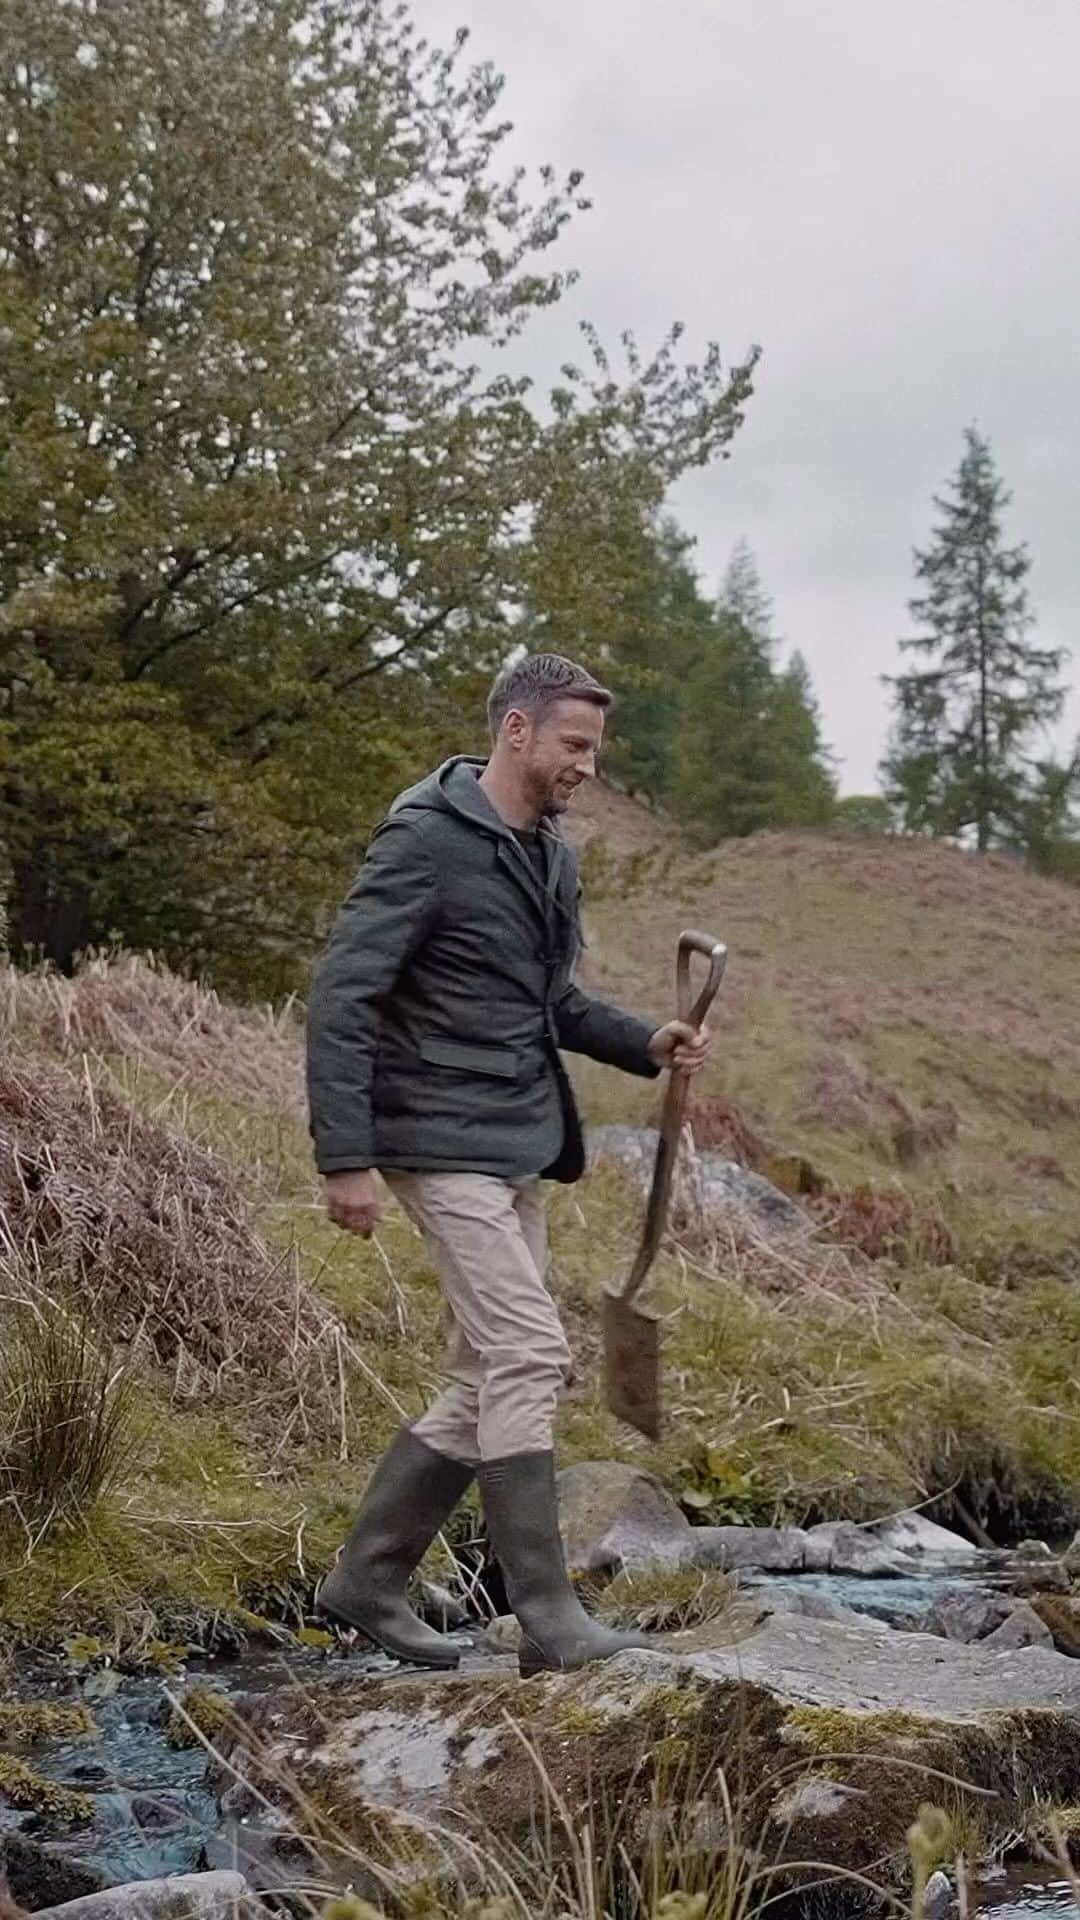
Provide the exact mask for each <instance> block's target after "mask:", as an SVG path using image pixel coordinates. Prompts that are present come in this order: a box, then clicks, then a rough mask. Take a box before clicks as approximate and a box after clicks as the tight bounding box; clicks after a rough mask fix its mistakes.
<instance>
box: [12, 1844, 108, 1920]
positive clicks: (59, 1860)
mask: <svg viewBox="0 0 1080 1920" xmlns="http://www.w3.org/2000/svg"><path fill="white" fill-rule="evenodd" d="M3 1880H6V1881H7V1884H8V1887H9V1888H10V1891H11V1896H12V1898H13V1899H14V1900H15V1901H16V1902H17V1904H18V1905H19V1906H20V1907H26V1908H27V1910H28V1911H30V1912H34V1911H36V1910H37V1909H39V1908H42V1907H55V1906H60V1905H61V1904H64V1903H67V1902H68V1901H71V1900H78V1899H80V1898H81V1897H82V1896H83V1895H84V1894H88V1893H100V1891H101V1889H102V1888H103V1887H105V1886H107V1885H108V1878H107V1876H106V1875H105V1874H104V1873H102V1872H101V1871H100V1870H99V1869H98V1868H97V1867H92V1866H90V1865H89V1864H88V1863H87V1862H86V1861H83V1860H79V1859H77V1858H76V1857H74V1856H73V1855H72V1854H70V1853H69V1852H68V1851H67V1849H66V1848H65V1847H62V1846H54V1845H50V1843H49V1842H48V1841H45V1840H35V1839H33V1838H32V1836H31V1835H29V1834H25V1833H19V1832H17V1831H16V1832H14V1833H5V1834H3V1835H0V1881H3Z"/></svg>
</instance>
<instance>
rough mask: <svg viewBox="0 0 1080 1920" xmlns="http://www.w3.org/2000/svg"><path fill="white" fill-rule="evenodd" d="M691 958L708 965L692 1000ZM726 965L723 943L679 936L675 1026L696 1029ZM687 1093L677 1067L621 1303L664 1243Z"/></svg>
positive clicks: (666, 1096)
mask: <svg viewBox="0 0 1080 1920" xmlns="http://www.w3.org/2000/svg"><path fill="white" fill-rule="evenodd" d="M695 954H700V955H702V956H703V957H704V958H705V959H706V960H707V961H708V963H709V972H708V976H707V978H706V980H705V983H704V985H703V986H702V988H701V990H700V992H699V993H698V996H697V998H696V999H694V997H693V992H694V989H693V980H692V976H691V961H692V959H693V956H694V955H695ZM726 965H727V948H726V947H725V946H724V944H723V942H722V941H720V940H714V939H713V937H712V935H711V934H708V933H696V932H694V930H693V929H692V928H691V929H690V930H689V931H687V932H686V933H680V935H679V950H678V956H677V958H676V962H675V998H676V1004H677V1006H678V1017H679V1019H680V1020H685V1021H686V1022H687V1023H688V1025H690V1026H692V1027H700V1025H701V1023H702V1021H703V1020H704V1018H705V1015H706V1014H707V1013H708V1011H709V1008H710V1007H711V1006H712V1003H713V1001H714V1000H715V999H716V996H717V994H718V992H719V991H720V982H721V980H722V979H723V977H724V968H725V966H726ZM689 1088H690V1077H689V1075H688V1074H686V1073H682V1072H681V1071H680V1070H679V1068H678V1067H672V1069H671V1072H670V1073H669V1075H668V1083H667V1088H666V1090H665V1093H664V1105H663V1111H662V1112H661V1115H660V1140H659V1143H658V1145H657V1149H656V1161H655V1164H654V1166H653V1177H652V1186H651V1187H650V1188H649V1201H648V1205H647V1207H646V1209H645V1225H644V1227H643V1228H642V1232H641V1244H640V1246H639V1247H638V1250H637V1256H636V1258H635V1260H634V1264H633V1266H632V1267H631V1269H630V1275H629V1278H628V1279H627V1282H626V1285H625V1287H624V1288H623V1290H622V1298H623V1299H624V1300H632V1299H633V1298H634V1295H635V1294H636V1293H637V1291H638V1289H639V1288H640V1287H641V1286H642V1284H643V1283H644V1281H645V1278H646V1276H647V1274H648V1272H649V1268H650V1267H651V1266H652V1263H653V1261H654V1260H655V1259H656V1254H657V1249H658V1247H659V1245H660V1242H661V1240H662V1239H663V1235H664V1228H665V1226H666V1224H667V1213H668V1202H669V1200H670V1198H671V1181H672V1177H673V1175H674V1172H675V1161H676V1158H677V1156H678V1151H679V1139H680V1136H681V1134H682V1129H683V1120H684V1118H685V1115H686V1096H687V1093H688V1092H689Z"/></svg>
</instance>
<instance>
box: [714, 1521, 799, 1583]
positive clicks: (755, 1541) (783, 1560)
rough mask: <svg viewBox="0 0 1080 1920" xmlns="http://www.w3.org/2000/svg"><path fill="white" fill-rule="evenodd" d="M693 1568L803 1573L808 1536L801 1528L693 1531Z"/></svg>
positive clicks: (718, 1528) (725, 1528) (742, 1528)
mask: <svg viewBox="0 0 1080 1920" xmlns="http://www.w3.org/2000/svg"><path fill="white" fill-rule="evenodd" d="M691 1533H692V1536H693V1556H694V1558H693V1564H694V1565H695V1566H696V1567H720V1568H721V1569H722V1570H723V1571H724V1572H731V1573H733V1572H736V1571H739V1572H746V1573H802V1572H803V1571H804V1569H805V1567H806V1543H807V1535H806V1534H805V1533H804V1532H803V1530H802V1528H801V1527H693V1528H692V1529H691Z"/></svg>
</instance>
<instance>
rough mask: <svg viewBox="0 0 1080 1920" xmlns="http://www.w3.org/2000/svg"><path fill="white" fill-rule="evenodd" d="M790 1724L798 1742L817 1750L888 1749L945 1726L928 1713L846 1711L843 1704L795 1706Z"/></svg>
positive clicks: (938, 1733)
mask: <svg viewBox="0 0 1080 1920" xmlns="http://www.w3.org/2000/svg"><path fill="white" fill-rule="evenodd" d="M787 1727H788V1728H789V1729H790V1730H791V1733H792V1734H794V1736H795V1739H796V1742H797V1744H798V1745H800V1746H803V1747H808V1748H810V1749H811V1750H812V1751H813V1752H815V1753H837V1754H845V1753H884V1752H889V1751H895V1750H896V1748H897V1747H898V1746H900V1747H902V1746H904V1745H912V1744H916V1743H918V1742H921V1741H925V1740H926V1739H928V1738H930V1737H934V1736H937V1737H939V1738H940V1737H941V1735H942V1733H943V1731H944V1728H943V1727H942V1725H941V1723H940V1722H938V1721H935V1720H932V1719H931V1718H930V1717H929V1716H928V1715H926V1714H919V1713H903V1712H901V1711H899V1710H897V1711H895V1712H890V1713H846V1712H845V1711H844V1710H843V1709H842V1708H840V1707H792V1708H791V1709H790V1711H789V1713H788V1716H787Z"/></svg>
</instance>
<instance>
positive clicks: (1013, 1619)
mask: <svg viewBox="0 0 1080 1920" xmlns="http://www.w3.org/2000/svg"><path fill="white" fill-rule="evenodd" d="M982 1644H983V1646H984V1647H993V1649H994V1651H995V1653H1012V1652H1015V1650H1016V1649H1017V1648H1018V1647H1052V1646H1053V1644H1054V1636H1053V1634H1052V1633H1051V1631H1050V1629H1049V1627H1048V1626H1046V1625H1044V1623H1043V1621H1041V1620H1040V1619H1039V1616H1038V1614H1037V1613H1036V1611H1035V1609H1034V1607H1033V1606H1031V1604H1030V1602H1029V1601H1027V1600H1021V1601H1019V1602H1018V1603H1017V1605H1016V1606H1015V1607H1013V1608H1012V1609H1011V1610H1010V1612H1008V1613H1007V1614H1006V1615H1005V1618H1004V1620H1003V1621H1002V1623H1001V1625H1000V1627H995V1628H994V1630H993V1632H992V1633H988V1634H987V1636H986V1638H985V1640H984V1641H983V1643H982Z"/></svg>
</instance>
